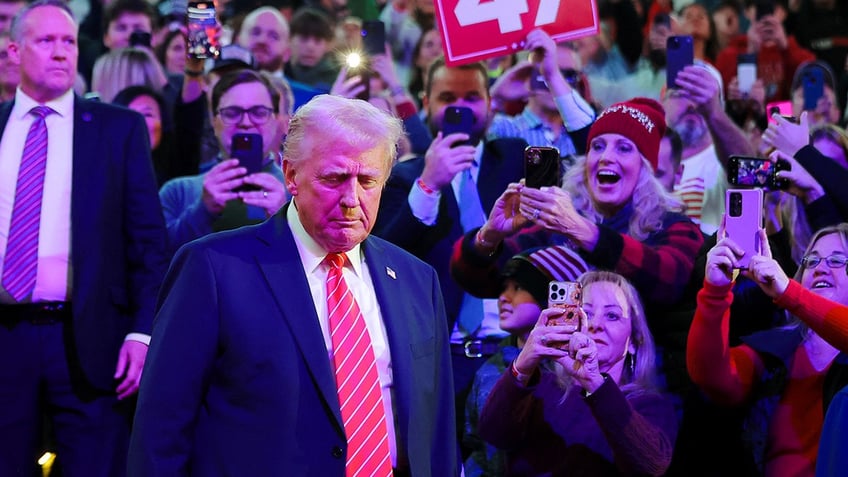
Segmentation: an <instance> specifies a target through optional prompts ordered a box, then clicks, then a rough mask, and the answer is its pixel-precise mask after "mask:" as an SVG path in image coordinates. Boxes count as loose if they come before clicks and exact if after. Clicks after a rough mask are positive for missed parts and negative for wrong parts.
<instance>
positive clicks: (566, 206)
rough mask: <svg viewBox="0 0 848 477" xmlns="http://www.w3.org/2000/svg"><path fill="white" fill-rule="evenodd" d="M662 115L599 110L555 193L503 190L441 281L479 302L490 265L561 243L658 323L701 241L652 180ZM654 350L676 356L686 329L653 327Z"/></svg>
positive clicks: (647, 109) (638, 101)
mask: <svg viewBox="0 0 848 477" xmlns="http://www.w3.org/2000/svg"><path fill="white" fill-rule="evenodd" d="M665 129H666V125H665V112H664V111H663V108H662V106H661V105H660V104H659V103H657V102H656V101H654V100H652V99H647V98H634V99H632V100H630V101H626V102H623V103H617V104H614V105H612V106H610V107H609V108H607V109H605V110H604V111H603V112H601V114H600V115H599V116H598V119H597V120H596V121H595V123H594V124H593V125H592V127H591V129H590V130H589V147H588V151H587V155H586V158H584V159H580V160H578V162H577V163H576V164H575V165H574V166H573V167H572V168H570V169H569V170H568V171H566V173H565V176H564V180H563V186H562V188H558V187H544V188H541V189H534V188H529V187H525V186H524V185H523V184H520V183H514V184H510V185H509V186H508V188H507V190H506V191H505V192H504V194H503V195H501V197H500V198H499V199H498V200H497V202H496V203H495V206H494V207H493V208H492V213H491V214H490V216H489V219H488V220H487V221H486V223H485V224H484V225H483V226H482V227H480V228H479V229H474V230H471V231H470V232H469V233H467V234H465V236H464V237H462V238H461V239H460V240H459V241H457V242H456V244H455V246H454V254H453V256H452V258H451V272H452V275H453V277H454V278H455V279H456V280H457V282H458V283H459V284H460V285H461V286H462V287H463V288H464V289H466V290H467V291H469V292H470V293H472V294H475V295H478V296H486V293H487V291H488V290H489V289H490V287H491V281H492V278H491V277H496V276H497V275H496V274H494V271H496V270H497V269H499V268H500V267H499V264H498V261H499V260H505V258H501V257H504V256H509V254H510V253H512V254H515V253H517V252H519V251H521V250H524V249H527V248H531V247H536V246H541V245H558V244H569V245H570V246H573V247H575V249H576V250H577V251H578V253H579V254H580V256H581V257H583V258H584V259H585V260H586V262H587V263H588V264H589V265H590V266H592V267H594V268H597V269H601V270H611V271H615V272H617V273H621V274H622V275H624V277H625V278H627V279H628V280H629V281H630V282H631V283H632V284H633V286H635V287H636V289H637V290H638V291H639V293H640V295H641V296H642V300H643V301H644V303H645V305H646V306H647V307H648V308H649V309H651V310H652V312H653V310H657V311H658V313H657V314H658V315H659V314H660V313H663V312H664V311H665V310H667V309H668V308H670V307H673V306H675V305H676V304H678V303H679V302H680V301H681V300H682V299H683V297H684V292H685V291H686V287H687V283H688V282H689V280H690V276H691V274H692V270H693V268H694V263H695V257H696V256H697V254H698V251H699V249H700V247H701V245H702V243H703V241H704V238H703V235H702V234H701V232H700V230H699V229H698V226H697V225H696V224H694V223H693V222H692V221H691V220H690V219H689V218H688V217H686V216H685V215H683V214H681V213H679V212H677V211H678V210H680V207H681V205H682V204H681V202H680V200H679V199H678V198H676V197H675V196H673V195H672V194H670V193H669V192H667V191H666V190H665V189H664V188H663V186H662V185H661V184H660V183H659V182H658V180H657V179H656V177H654V169H655V167H656V164H657V157H658V151H659V144H660V140H661V139H662V137H663V133H664V131H665ZM655 326H656V328H655V329H654V330H653V332H654V335H655V336H657V339H658V344H659V345H660V346H662V347H667V348H668V352H669V353H677V354H678V355H682V353H683V352H684V349H683V342H685V335H686V331H687V328H688V320H678V319H674V320H667V321H666V320H663V319H660V318H658V319H657V320H656V322H655ZM673 361H674V360H669V359H664V360H663V365H664V368H665V369H664V371H665V373H666V375H667V376H666V379H669V380H671V379H672V376H670V375H673V376H674V379H676V380H678V381H676V382H675V383H674V384H673V383H669V384H668V385H669V387H670V388H672V387H677V386H680V385H684V384H685V382H686V378H685V369H683V367H682V366H680V364H679V363H681V361H680V360H679V359H678V360H676V363H677V364H673Z"/></svg>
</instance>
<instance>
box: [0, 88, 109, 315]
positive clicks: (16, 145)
mask: <svg viewBox="0 0 848 477" xmlns="http://www.w3.org/2000/svg"><path fill="white" fill-rule="evenodd" d="M36 106H39V103H37V102H36V101H35V100H34V99H32V98H30V97H29V96H27V95H26V94H25V93H24V92H23V91H21V89H20V88H18V90H17V92H16V93H15V105H14V106H13V107H12V112H11V115H10V116H9V122H8V123H6V128H5V129H4V131H3V137H2V140H0V274H2V271H3V263H4V261H5V256H6V243H7V241H8V239H9V227H10V225H11V220H12V210H13V207H14V203H15V189H16V187H17V179H18V169H19V168H20V165H21V158H22V156H23V151H24V143H25V142H26V137H27V133H28V132H29V128H30V126H31V125H32V122H33V121H34V120H35V116H34V115H32V114H29V111H30V110H31V109H32V108H34V107H36ZM44 106H47V107H49V108H51V109H53V111H55V113H53V114H49V115H48V116H47V117H46V118H45V121H46V124H47V134H48V136H47V141H48V142H47V165H46V168H45V171H44V195H43V196H42V200H41V221H40V224H39V231H38V271H37V274H36V278H35V290H34V291H33V295H32V301H34V302H35V301H67V300H68V299H69V297H70V296H71V278H70V277H71V183H72V173H73V143H74V140H73V139H74V93H73V91H72V90H68V92H66V93H65V94H63V95H62V96H59V97H58V98H56V99H54V100H52V101H48V102H47V103H45V104H44ZM95 172H97V171H95ZM0 302H2V303H14V299H13V298H12V297H11V296H9V295H8V293H6V290H4V289H3V288H2V285H0Z"/></svg>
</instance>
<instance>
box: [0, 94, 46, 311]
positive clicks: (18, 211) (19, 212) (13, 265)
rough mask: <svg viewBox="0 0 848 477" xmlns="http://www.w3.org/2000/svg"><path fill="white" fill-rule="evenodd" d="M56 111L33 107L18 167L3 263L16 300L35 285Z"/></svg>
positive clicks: (6, 281) (5, 279) (7, 284)
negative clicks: (50, 127)
mask: <svg viewBox="0 0 848 477" xmlns="http://www.w3.org/2000/svg"><path fill="white" fill-rule="evenodd" d="M52 112H54V111H53V110H52V109H50V108H48V107H47V106H36V107H34V108H32V109H31V110H30V113H32V114H33V115H34V116H35V119H34V120H33V122H32V125H31V126H30V127H29V132H28V133H27V137H26V143H24V155H23V158H22V159H21V166H20V169H19V170H18V184H17V187H16V189H15V206H14V208H13V209H12V220H11V223H10V225H9V239H8V241H7V243H6V258H5V262H4V265H3V288H5V289H6V291H7V292H8V293H9V295H11V296H12V298H14V299H15V300H16V301H21V300H22V299H24V298H26V297H27V296H29V295H30V294H31V293H32V290H33V289H34V288H35V275H36V269H37V264H38V228H39V225H40V223H41V220H40V218H41V196H42V193H43V192H44V169H45V166H46V164H47V125H46V124H45V122H44V118H45V117H46V116H47V115H48V114H50V113H52Z"/></svg>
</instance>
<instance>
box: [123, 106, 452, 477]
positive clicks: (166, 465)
mask: <svg viewBox="0 0 848 477" xmlns="http://www.w3.org/2000/svg"><path fill="white" fill-rule="evenodd" d="M401 132H402V128H401V125H400V122H399V120H397V119H395V118H391V117H389V116H388V115H386V114H385V113H383V112H381V111H379V110H378V109H376V108H374V107H373V106H371V105H370V104H368V103H366V102H364V101H360V100H351V99H344V98H340V97H336V96H326V95H322V96H318V97H316V98H314V99H313V100H312V101H310V102H309V103H307V104H306V105H304V106H302V107H301V108H300V109H299V110H298V112H297V113H296V114H295V116H294V117H293V118H292V120H291V124H290V129H289V134H288V137H287V142H286V148H285V160H284V163H283V167H284V174H285V179H286V185H287V187H288V189H289V190H290V191H291V193H292V195H293V199H292V201H291V202H290V203H289V204H287V205H286V206H285V207H283V209H282V210H281V211H280V212H279V213H278V214H277V215H276V216H274V217H272V218H271V219H269V220H268V221H266V222H264V223H262V224H259V225H254V226H248V227H243V228H240V229H237V230H233V231H227V232H220V233H216V234H211V235H207V236H206V237H203V238H201V239H199V240H196V241H194V242H191V243H189V244H187V245H185V246H184V247H182V248H181V249H180V250H179V251H178V252H177V255H176V257H175V258H174V262H173V264H172V267H171V270H170V271H169V273H168V276H167V277H166V279H165V282H164V285H163V287H164V288H163V293H162V295H161V297H160V303H159V308H158V312H157V316H156V322H155V325H154V330H153V337H152V341H151V351H150V356H149V359H148V360H147V364H146V367H145V378H144V382H143V383H142V386H141V391H140V395H139V401H138V409H137V413H136V420H135V427H134V429H133V436H132V441H131V445H130V457H129V471H130V475H133V476H149V475H198V476H204V477H206V476H217V475H267V476H305V475H314V476H342V475H345V473H346V471H347V472H348V473H347V475H354V473H355V472H356V471H360V472H363V474H361V475H390V474H391V473H392V471H393V469H394V475H415V476H431V475H439V476H442V475H445V476H450V475H455V474H456V470H457V465H458V464H457V456H456V447H457V444H456V435H455V431H454V426H453V421H454V412H453V405H452V404H453V402H452V401H453V399H452V398H453V389H452V385H451V373H450V366H449V362H448V360H449V350H448V342H447V329H446V326H445V323H446V318H445V311H444V304H443V301H442V297H441V293H440V290H439V283H438V278H437V276H436V273H435V272H434V270H433V269H432V268H431V267H429V266H427V265H426V264H424V263H422V262H421V261H419V260H417V259H415V258H414V257H412V256H411V255H409V254H408V253H406V252H404V251H403V250H401V249H399V248H397V247H395V246H394V245H391V244H389V243H387V242H385V241H383V240H381V239H379V238H376V237H369V232H370V231H371V228H372V227H373V224H374V220H375V218H376V214H377V209H378V205H379V201H380V196H381V193H382V189H383V185H384V184H385V181H386V179H387V177H388V174H389V169H390V165H391V163H392V161H393V159H394V155H395V144H396V142H397V140H398V138H399V137H400V134H401ZM333 257H336V258H338V259H339V260H341V261H343V262H344V263H345V265H344V267H343V269H342V272H343V275H344V278H343V280H342V281H343V283H345V284H346V285H345V290H346V291H348V293H346V294H345V296H350V294H352V296H353V297H354V299H353V300H351V301H352V302H353V304H352V305H351V306H348V304H349V303H348V304H346V305H344V306H335V305H334V304H333V302H332V301H331V298H332V297H334V296H335V291H337V290H338V288H339V286H333V285H331V280H332V278H333V273H334V270H335V273H338V263H336V267H335V268H334V267H332V266H331V264H330V262H331V261H332V259H333ZM336 285H338V283H336ZM338 310H345V311H347V310H357V312H360V313H354V315H357V316H358V319H357V320H355V324H356V325H357V326H361V325H362V322H363V321H364V325H365V329H364V330H363V329H359V331H357V332H356V334H357V336H360V337H362V341H361V342H360V343H362V347H361V348H359V352H358V353H357V354H355V356H356V359H355V360H353V361H354V362H357V363H358V362H360V361H361V362H368V363H369V364H368V366H369V367H370V368H371V369H376V371H374V372H373V374H372V375H369V376H367V377H358V378H351V379H350V380H349V381H348V380H345V379H344V377H343V372H342V370H343V368H344V367H345V365H346V364H347V363H346V362H345V360H344V359H343V353H345V348H344V346H343V343H340V342H337V341H336V340H337V338H338V337H339V336H338V334H337V333H336V332H337V331H339V330H340V329H341V330H342V331H346V330H348V329H350V330H354V329H357V328H355V327H354V325H351V326H350V327H349V328H347V327H342V328H339V327H336V326H335V325H334V323H335V322H336V321H335V320H336V318H337V315H336V312H337V311H338ZM342 334H345V333H342ZM349 382H354V383H358V384H360V385H361V387H362V388H369V389H371V390H372V391H373V393H372V394H370V395H369V396H370V397H374V398H375V399H376V401H373V402H374V403H378V402H379V403H380V404H374V405H373V406H370V405H369V407H368V408H369V409H373V412H374V416H377V417H379V420H378V423H377V424H374V425H370V426H369V425H365V426H360V425H359V424H361V422H357V421H356V420H355V419H353V420H351V419H349V418H348V416H350V414H349V413H350V407H349V406H346V404H351V403H352V402H354V403H358V402H359V401H358V400H357V399H356V398H349V397H345V396H347V395H346V394H345V392H344V389H345V386H344V384H345V383H349ZM337 383H338V384H337ZM363 402H365V400H363ZM363 408H364V406H363ZM362 429H367V432H368V433H372V432H373V433H374V434H375V435H377V434H379V435H380V436H383V437H380V438H379V439H377V440H378V441H379V442H380V443H387V445H385V446H383V445H382V444H381V445H376V444H374V445H367V446H365V447H364V448H365V449H367V452H368V453H372V452H373V453H372V454H371V455H372V456H376V457H378V458H380V459H381V460H382V462H383V463H384V464H387V465H385V466H384V467H381V469H382V470H381V471H380V473H377V471H376V470H372V468H371V467H366V466H365V463H363V462H360V461H358V460H357V456H358V455H359V454H358V453H357V450H358V449H361V448H362V447H359V448H357V447H356V445H355V441H357V438H358V437H357V436H359V432H358V430H362ZM369 442H370V441H369ZM356 475H360V474H356Z"/></svg>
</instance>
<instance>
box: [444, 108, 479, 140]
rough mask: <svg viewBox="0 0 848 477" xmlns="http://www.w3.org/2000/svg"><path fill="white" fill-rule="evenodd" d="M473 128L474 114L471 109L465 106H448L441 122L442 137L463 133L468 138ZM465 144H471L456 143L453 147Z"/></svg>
mask: <svg viewBox="0 0 848 477" xmlns="http://www.w3.org/2000/svg"><path fill="white" fill-rule="evenodd" d="M473 126H474V113H473V112H471V108H467V107H465V106H448V107H447V108H445V115H444V119H443V120H442V136H447V135H449V134H453V133H465V134H468V135H469V136H470V135H471V130H472V128H473ZM467 144H471V142H470V141H462V142H457V143H454V145H453V147H456V146H461V145H467Z"/></svg>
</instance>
